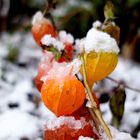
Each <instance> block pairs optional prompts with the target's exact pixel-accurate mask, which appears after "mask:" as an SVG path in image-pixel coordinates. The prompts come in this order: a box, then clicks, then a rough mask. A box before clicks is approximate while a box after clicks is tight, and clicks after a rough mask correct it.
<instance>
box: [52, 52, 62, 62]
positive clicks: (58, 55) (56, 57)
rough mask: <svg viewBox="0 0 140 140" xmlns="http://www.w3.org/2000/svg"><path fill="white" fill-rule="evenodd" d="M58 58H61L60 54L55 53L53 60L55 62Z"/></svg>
mask: <svg viewBox="0 0 140 140" xmlns="http://www.w3.org/2000/svg"><path fill="white" fill-rule="evenodd" d="M60 57H61V53H59V52H57V53H55V56H54V58H55V60H56V61H57V60H58V59H59V58H60Z"/></svg>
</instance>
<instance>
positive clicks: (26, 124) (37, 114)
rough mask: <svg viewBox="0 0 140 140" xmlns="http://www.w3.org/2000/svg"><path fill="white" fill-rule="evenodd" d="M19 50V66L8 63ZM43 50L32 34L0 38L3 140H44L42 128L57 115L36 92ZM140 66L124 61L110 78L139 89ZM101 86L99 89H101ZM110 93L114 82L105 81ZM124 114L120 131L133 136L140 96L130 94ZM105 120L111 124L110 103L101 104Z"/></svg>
mask: <svg viewBox="0 0 140 140" xmlns="http://www.w3.org/2000/svg"><path fill="white" fill-rule="evenodd" d="M10 46H12V47H15V48H18V49H19V55H18V59H17V62H16V63H11V62H10V61H8V60H7V59H6V58H7V55H8V48H9V47H10ZM40 57H41V50H40V49H39V48H38V47H36V45H35V43H34V40H33V38H32V36H31V34H30V33H19V32H18V33H14V34H11V35H10V34H6V33H3V34H2V35H1V37H0V140H33V139H34V140H42V139H43V138H42V136H43V131H42V127H43V124H44V122H45V121H46V120H48V119H51V118H53V117H54V115H53V114H52V113H51V112H50V111H49V110H47V109H46V108H45V107H44V105H43V104H42V102H40V98H39V97H40V95H39V92H38V91H37V90H36V89H35V88H34V85H33V77H34V76H35V75H36V70H37V64H38V61H39V58H40ZM139 73H140V66H139V65H138V64H134V63H132V62H127V61H125V62H124V61H123V60H122V59H121V58H120V60H119V64H118V66H117V68H116V70H115V71H114V72H113V74H112V75H111V76H112V77H114V78H115V79H118V80H124V81H125V82H126V83H128V84H129V85H131V86H132V87H136V88H139V87H140V86H139V85H140V78H139ZM98 86H99V85H97V87H98ZM105 86H106V87H107V88H108V89H110V88H111V87H112V86H114V85H113V84H112V82H110V81H109V80H106V82H105ZM126 92H127V99H126V103H125V113H124V117H123V120H122V124H121V127H120V130H121V131H126V132H132V131H133V130H134V128H136V126H137V125H138V123H139V122H140V93H137V92H134V91H130V90H127V91H126ZM101 110H102V112H104V119H105V120H106V122H107V123H108V124H109V123H110V120H111V113H110V111H109V106H108V103H105V104H101ZM138 139H140V132H139V133H138Z"/></svg>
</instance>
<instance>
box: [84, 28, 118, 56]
mask: <svg viewBox="0 0 140 140" xmlns="http://www.w3.org/2000/svg"><path fill="white" fill-rule="evenodd" d="M84 49H85V52H87V53H89V52H90V51H95V52H114V53H119V47H118V45H117V43H116V41H115V39H114V38H112V37H111V36H110V35H109V34H107V33H105V32H102V31H99V30H97V29H95V28H91V29H90V30H89V31H88V33H87V35H86V38H85V45H84Z"/></svg>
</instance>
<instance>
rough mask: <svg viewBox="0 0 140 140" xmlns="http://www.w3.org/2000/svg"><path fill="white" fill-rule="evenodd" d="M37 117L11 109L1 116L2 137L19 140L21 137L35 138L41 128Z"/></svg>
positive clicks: (2, 139)
mask: <svg viewBox="0 0 140 140" xmlns="http://www.w3.org/2000/svg"><path fill="white" fill-rule="evenodd" d="M40 125H41V124H40V123H39V122H38V121H37V118H36V117H34V116H31V115H29V114H28V113H25V112H22V111H19V110H11V111H6V112H5V113H3V114H2V115H1V116H0V139H1V140H4V139H6V140H8V139H9V140H19V139H20V138H21V137H26V136H27V137H28V138H29V139H31V138H34V137H35V134H36V133H37V131H38V130H39V127H40Z"/></svg>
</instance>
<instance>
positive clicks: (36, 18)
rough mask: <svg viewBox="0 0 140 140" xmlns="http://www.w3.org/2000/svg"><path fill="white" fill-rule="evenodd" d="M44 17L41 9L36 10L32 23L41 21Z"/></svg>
mask: <svg viewBox="0 0 140 140" xmlns="http://www.w3.org/2000/svg"><path fill="white" fill-rule="evenodd" d="M42 19H44V17H43V14H42V12H41V11H38V12H36V13H35V14H34V16H33V19H32V25H35V24H36V23H38V22H40V21H41V20H42Z"/></svg>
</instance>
